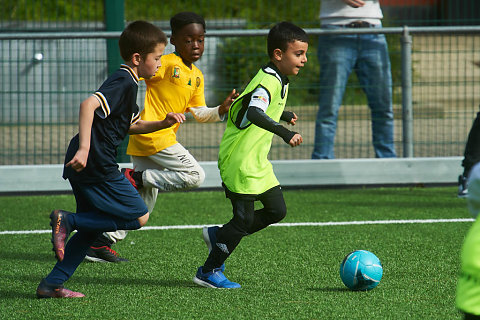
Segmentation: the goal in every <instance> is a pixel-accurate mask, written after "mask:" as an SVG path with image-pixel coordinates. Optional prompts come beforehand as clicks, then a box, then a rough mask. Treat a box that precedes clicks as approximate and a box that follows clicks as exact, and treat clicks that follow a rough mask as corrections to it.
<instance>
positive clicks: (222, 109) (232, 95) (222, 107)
mask: <svg viewBox="0 0 480 320" xmlns="http://www.w3.org/2000/svg"><path fill="white" fill-rule="evenodd" d="M238 95H239V94H238V93H237V91H236V90H235V89H233V90H232V92H230V94H229V95H228V97H227V98H226V99H225V101H223V103H222V104H221V105H220V108H218V114H219V115H220V116H222V115H224V114H225V113H227V112H228V109H230V106H231V105H232V103H233V101H234V100H235V99H237V97H238Z"/></svg>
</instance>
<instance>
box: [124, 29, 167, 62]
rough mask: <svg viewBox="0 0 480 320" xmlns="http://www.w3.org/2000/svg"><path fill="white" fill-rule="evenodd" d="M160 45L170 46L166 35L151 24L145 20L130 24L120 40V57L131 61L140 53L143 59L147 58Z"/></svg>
mask: <svg viewBox="0 0 480 320" xmlns="http://www.w3.org/2000/svg"><path fill="white" fill-rule="evenodd" d="M159 43H163V44H164V45H167V44H168V41H167V36H166V35H165V33H163V31H162V30H160V29H159V28H158V27H156V26H154V25H153V24H151V23H150V22H147V21H143V20H137V21H134V22H132V23H130V24H129V25H128V26H127V27H126V28H125V30H123V32H122V34H121V35H120V39H119V40H118V46H119V47H120V55H121V56H122V58H123V60H124V61H128V60H130V59H131V58H132V55H133V54H134V53H139V54H140V56H141V57H142V58H145V56H146V55H147V54H149V53H151V52H153V51H154V49H155V47H156V46H157V45H158V44H159Z"/></svg>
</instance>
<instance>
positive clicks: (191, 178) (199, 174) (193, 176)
mask: <svg viewBox="0 0 480 320" xmlns="http://www.w3.org/2000/svg"><path fill="white" fill-rule="evenodd" d="M203 181H205V171H204V170H203V168H202V167H200V166H198V167H197V168H195V170H192V171H191V172H190V174H189V175H188V179H187V181H186V183H187V188H198V187H200V186H201V185H202V183H203Z"/></svg>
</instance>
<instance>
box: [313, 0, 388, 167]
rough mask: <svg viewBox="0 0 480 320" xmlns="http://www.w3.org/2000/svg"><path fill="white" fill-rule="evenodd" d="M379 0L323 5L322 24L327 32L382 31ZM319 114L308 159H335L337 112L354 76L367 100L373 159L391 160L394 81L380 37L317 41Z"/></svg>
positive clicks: (325, 2) (335, 0) (343, 36)
mask: <svg viewBox="0 0 480 320" xmlns="http://www.w3.org/2000/svg"><path fill="white" fill-rule="evenodd" d="M382 18H383V14H382V10H381V8H380V4H379V2H378V0H368V1H367V0H364V1H362V0H322V2H321V9H320V20H321V24H322V28H323V29H326V30H341V29H360V28H362V29H363V28H381V26H382V24H381V19H382ZM318 59H319V62H320V97H319V110H318V114H317V120H316V124H315V142H314V149H313V153H312V159H333V158H335V155H334V150H333V146H334V140H335V133H336V129H337V117H338V110H339V108H340V105H341V103H342V98H343V94H344V92H345V86H346V84H347V80H348V77H349V76H350V73H351V72H352V71H353V70H355V73H356V74H357V77H358V80H359V81H360V84H361V86H362V89H363V91H364V92H365V94H366V96H367V99H368V106H369V107H370V111H371V117H372V139H373V147H374V149H375V156H376V157H377V158H391V157H395V156H396V154H395V148H394V143H393V111H392V75H391V71H390V58H389V56H388V48H387V42H386V39H385V35H383V34H348V35H347V34H330V35H327V36H323V35H321V36H320V37H319V43H318Z"/></svg>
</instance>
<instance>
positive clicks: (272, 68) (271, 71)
mask: <svg viewBox="0 0 480 320" xmlns="http://www.w3.org/2000/svg"><path fill="white" fill-rule="evenodd" d="M262 69H263V71H265V72H266V73H269V74H272V75H274V76H275V77H277V79H278V80H279V81H280V82H281V84H282V86H285V85H287V84H288V83H289V82H290V80H288V77H287V76H285V75H283V74H282V73H281V72H280V70H278V68H277V66H276V65H275V64H274V63H273V62H269V63H268V64H267V65H265V66H264V67H263V68H262Z"/></svg>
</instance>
